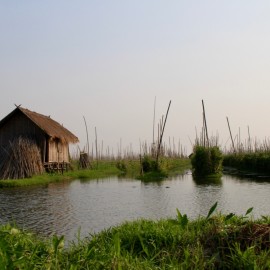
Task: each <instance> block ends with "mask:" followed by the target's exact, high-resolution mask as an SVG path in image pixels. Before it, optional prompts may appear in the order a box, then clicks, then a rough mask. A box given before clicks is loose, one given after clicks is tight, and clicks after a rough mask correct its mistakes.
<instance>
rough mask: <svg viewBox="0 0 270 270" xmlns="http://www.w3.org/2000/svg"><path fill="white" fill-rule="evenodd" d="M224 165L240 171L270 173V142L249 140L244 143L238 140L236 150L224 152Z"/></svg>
mask: <svg viewBox="0 0 270 270" xmlns="http://www.w3.org/2000/svg"><path fill="white" fill-rule="evenodd" d="M224 152H225V154H224V160H223V165H224V166H229V167H235V168H237V169H240V170H248V171H255V172H261V173H270V142H269V140H266V139H265V140H264V141H262V142H260V141H258V140H256V139H255V140H253V139H251V138H249V139H248V140H245V141H244V142H243V143H242V142H241V141H240V140H239V139H237V143H236V147H235V149H229V150H228V151H226V150H225V151H224Z"/></svg>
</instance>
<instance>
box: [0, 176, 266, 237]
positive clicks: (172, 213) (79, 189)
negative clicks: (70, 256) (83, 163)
mask: <svg viewBox="0 0 270 270" xmlns="http://www.w3.org/2000/svg"><path fill="white" fill-rule="evenodd" d="M216 201H217V202H218V207H217V211H220V212H222V213H224V214H227V213H230V212H234V213H236V214H239V215H244V214H245V212H246V210H247V209H248V208H250V207H254V210H253V212H252V214H253V217H254V218H257V217H260V216H261V215H270V207H269V206H270V179H261V180H258V179H257V180H256V179H252V178H241V179H240V178H238V177H235V176H230V175H223V176H222V177H221V179H220V181H213V182H212V183H211V182H207V183H206V182H204V183H201V184H200V183H198V182H197V181H195V180H194V179H193V177H192V175H191V173H187V174H185V175H183V176H177V177H174V178H171V179H168V180H164V181H162V182H158V183H156V182H150V183H143V182H141V181H139V180H135V179H128V178H118V177H111V178H106V179H101V180H74V181H72V182H64V183H55V184H49V185H47V186H39V187H26V188H12V189H0V222H1V223H2V224H3V223H6V222H12V221H15V222H16V223H17V224H18V225H19V226H20V227H24V228H27V229H30V230H32V231H34V232H37V233H39V234H41V235H52V234H57V235H65V238H66V239H67V240H75V239H76V235H77V234H78V231H79V230H80V234H81V237H85V236H88V235H89V233H96V232H99V231H101V230H102V229H105V228H109V227H111V226H115V225H118V224H120V223H122V222H124V221H130V220H135V219H138V218H147V219H161V218H166V217H176V208H178V209H179V210H180V212H181V213H183V214H187V215H188V217H189V218H192V219H193V218H196V217H198V216H206V215H207V213H208V211H209V209H210V207H211V206H212V205H213V204H214V203H215V202H216Z"/></svg>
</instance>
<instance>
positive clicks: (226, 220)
mask: <svg viewBox="0 0 270 270" xmlns="http://www.w3.org/2000/svg"><path fill="white" fill-rule="evenodd" d="M216 207H217V203H216V204H214V205H213V206H212V207H211V209H210V210H209V213H208V215H207V217H200V218H198V219H197V220H193V221H191V220H189V219H188V217H187V215H182V214H181V213H180V211H179V210H177V217H176V218H175V219H167V220H159V221H149V220H137V221H134V222H126V223H124V224H122V225H120V226H117V227H114V228H110V229H107V230H104V231H102V232H101V233H99V234H96V235H92V236H91V237H90V238H86V239H83V240H81V239H79V238H78V240H76V242H72V243H69V245H68V247H66V248H65V246H64V238H63V237H57V236H53V237H52V238H50V239H46V240H43V239H40V238H37V237H36V236H35V235H33V234H31V233H29V232H26V231H23V230H20V229H18V228H16V227H14V226H10V225H5V226H1V227H0V268H1V269H76V270H79V269H269V268H270V256H269V255H270V249H269V248H270V242H269V230H270V218H268V217H262V218H261V219H258V220H252V219H249V218H248V215H249V214H250V212H251V211H252V208H250V209H248V211H247V212H246V213H245V215H244V216H236V215H234V214H232V213H230V214H228V215H221V214H217V215H215V216H212V215H213V212H214V211H215V209H216Z"/></svg>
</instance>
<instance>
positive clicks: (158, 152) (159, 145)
mask: <svg viewBox="0 0 270 270" xmlns="http://www.w3.org/2000/svg"><path fill="white" fill-rule="evenodd" d="M170 106H171V100H170V102H169V105H168V109H167V113H166V117H165V120H164V124H163V127H162V131H161V134H160V140H159V143H158V149H157V157H156V163H157V164H158V158H159V155H160V149H161V144H162V138H163V134H164V130H165V125H166V122H167V117H168V114H169V110H170ZM162 119H163V118H162ZM162 122H163V121H162Z"/></svg>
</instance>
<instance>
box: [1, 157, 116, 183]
mask: <svg viewBox="0 0 270 270" xmlns="http://www.w3.org/2000/svg"><path fill="white" fill-rule="evenodd" d="M115 164H116V162H113V161H102V162H99V163H98V165H96V164H93V168H92V169H87V170H78V169H75V170H70V171H68V172H64V173H63V174H61V173H45V174H42V175H36V176H33V177H32V178H25V179H12V180H0V187H20V186H31V185H42V184H49V183H52V182H60V181H69V180H73V179H98V178H104V177H108V176H113V175H118V174H119V173H121V172H120V170H119V169H118V168H117V167H116V165H115Z"/></svg>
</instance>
